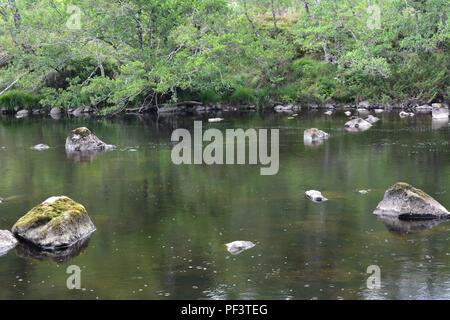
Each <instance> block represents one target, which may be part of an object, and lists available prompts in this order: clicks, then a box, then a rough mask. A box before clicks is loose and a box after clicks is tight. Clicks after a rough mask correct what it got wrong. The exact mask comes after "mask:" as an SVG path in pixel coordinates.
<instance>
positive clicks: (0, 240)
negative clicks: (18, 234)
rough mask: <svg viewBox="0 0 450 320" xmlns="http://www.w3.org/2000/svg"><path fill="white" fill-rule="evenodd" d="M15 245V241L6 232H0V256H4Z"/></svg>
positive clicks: (11, 235)
mask: <svg viewBox="0 0 450 320" xmlns="http://www.w3.org/2000/svg"><path fill="white" fill-rule="evenodd" d="M16 245H17V240H16V238H14V236H13V234H12V233H11V232H9V231H8V230H0V256H2V255H4V254H6V253H7V252H8V251H9V250H11V249H13V248H14V247H15V246H16Z"/></svg>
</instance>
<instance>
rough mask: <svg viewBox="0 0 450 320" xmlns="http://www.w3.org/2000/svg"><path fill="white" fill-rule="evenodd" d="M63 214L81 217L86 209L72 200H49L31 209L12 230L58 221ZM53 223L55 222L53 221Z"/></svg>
mask: <svg viewBox="0 0 450 320" xmlns="http://www.w3.org/2000/svg"><path fill="white" fill-rule="evenodd" d="M63 214H68V215H70V216H83V215H85V214H87V212H86V209H85V208H84V207H83V206H82V205H81V204H79V203H77V202H75V201H73V200H72V199H70V198H68V197H65V196H62V197H55V198H50V199H48V200H46V201H44V202H43V203H42V204H40V205H38V206H36V207H34V208H33V209H31V210H30V211H29V212H28V213H27V214H26V215H24V216H23V217H22V218H20V219H19V220H18V221H17V222H16V224H15V225H14V227H13V230H18V229H23V228H29V227H31V226H34V225H41V224H45V223H48V222H52V221H53V220H55V219H58V218H59V217H61V216H62V215H63ZM53 223H55V221H53Z"/></svg>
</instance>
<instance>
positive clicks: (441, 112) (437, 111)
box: [432, 103, 449, 120]
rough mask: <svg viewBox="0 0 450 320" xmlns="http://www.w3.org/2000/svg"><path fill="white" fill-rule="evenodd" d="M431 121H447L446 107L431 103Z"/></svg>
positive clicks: (441, 104)
mask: <svg viewBox="0 0 450 320" xmlns="http://www.w3.org/2000/svg"><path fill="white" fill-rule="evenodd" d="M432 107H433V111H432V112H433V119H436V120H448V116H449V112H448V106H446V105H445V104H443V103H433V104H432Z"/></svg>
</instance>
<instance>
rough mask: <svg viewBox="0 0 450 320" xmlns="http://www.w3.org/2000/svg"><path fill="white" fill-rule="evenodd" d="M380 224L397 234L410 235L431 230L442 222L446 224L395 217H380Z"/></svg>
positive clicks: (438, 220) (440, 220)
mask: <svg viewBox="0 0 450 320" xmlns="http://www.w3.org/2000/svg"><path fill="white" fill-rule="evenodd" d="M378 219H380V221H381V222H383V223H384V225H385V226H386V228H387V229H388V230H389V231H393V232H398V233H411V232H418V231H422V230H426V229H431V228H433V227H434V226H437V225H438V224H441V223H443V222H446V221H447V222H448V220H444V219H434V220H400V219H398V218H396V217H388V216H380V217H379V218H378Z"/></svg>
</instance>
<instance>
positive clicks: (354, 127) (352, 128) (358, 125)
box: [344, 118, 372, 132]
mask: <svg viewBox="0 0 450 320" xmlns="http://www.w3.org/2000/svg"><path fill="white" fill-rule="evenodd" d="M344 127H345V130H347V131H349V132H359V131H366V130H369V129H370V128H372V124H371V123H369V122H368V121H366V120H364V119H361V118H355V119H352V120H350V121H348V122H347V123H346V124H345V125H344Z"/></svg>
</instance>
